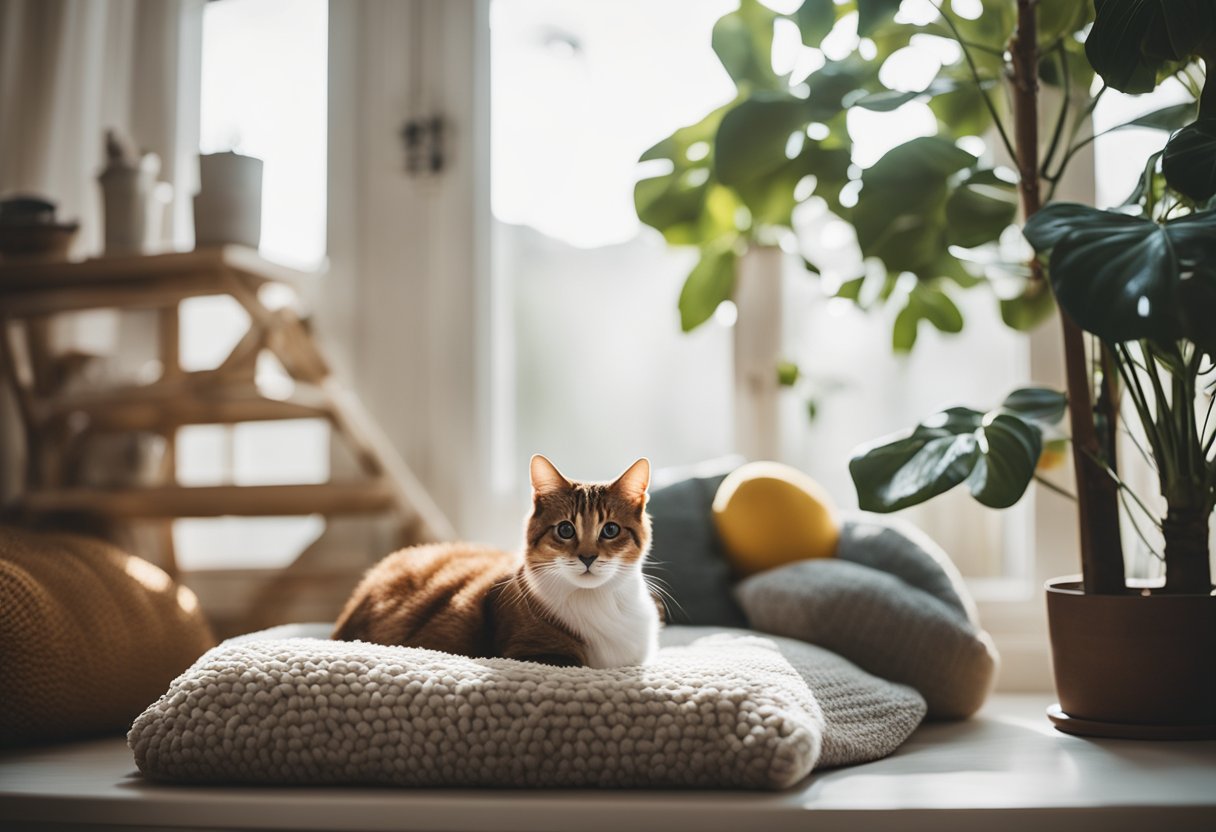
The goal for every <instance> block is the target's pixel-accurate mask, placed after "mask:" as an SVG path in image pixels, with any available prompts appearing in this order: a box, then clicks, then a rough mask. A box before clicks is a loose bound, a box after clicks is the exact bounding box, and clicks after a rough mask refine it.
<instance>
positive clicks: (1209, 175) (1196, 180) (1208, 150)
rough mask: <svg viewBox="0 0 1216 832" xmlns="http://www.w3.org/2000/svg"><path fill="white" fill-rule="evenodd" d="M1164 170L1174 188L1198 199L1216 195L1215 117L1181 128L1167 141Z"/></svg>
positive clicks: (1162, 158)
mask: <svg viewBox="0 0 1216 832" xmlns="http://www.w3.org/2000/svg"><path fill="white" fill-rule="evenodd" d="M1161 172H1162V173H1164V174H1165V181H1166V182H1167V183H1168V184H1169V186H1170V187H1171V188H1173V189H1174V190H1175V191H1178V193H1180V194H1184V195H1186V196H1188V197H1190V198H1191V199H1193V200H1194V201H1196V202H1204V201H1205V200H1208V199H1211V198H1212V196H1214V195H1216V117H1213V118H1201V119H1200V120H1199V121H1197V122H1195V123H1194V124H1191V125H1188V126H1186V127H1184V128H1182V129H1181V130H1179V131H1178V132H1177V133H1176V134H1175V135H1174V137H1173V138H1171V139H1170V140H1169V142H1168V143H1167V144H1166V145H1165V154H1164V155H1163V156H1162V157H1161Z"/></svg>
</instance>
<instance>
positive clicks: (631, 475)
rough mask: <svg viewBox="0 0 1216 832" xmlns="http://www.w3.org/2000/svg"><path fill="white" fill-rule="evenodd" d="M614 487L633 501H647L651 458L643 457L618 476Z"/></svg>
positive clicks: (613, 484)
mask: <svg viewBox="0 0 1216 832" xmlns="http://www.w3.org/2000/svg"><path fill="white" fill-rule="evenodd" d="M612 487H613V488H614V489H616V490H617V491H619V492H620V493H621V494H623V495H624V496H625V498H626V499H627V500H629V501H630V502H631V503H643V502H645V501H646V489H647V488H649V487H650V460H649V459H647V458H646V457H642V458H641V459H639V460H638V461H637V462H635V463H633V464H632V465H630V466H629V468H628V469H626V471H625V473H623V474H621V475H620V476H619V477H617V478H616V481H615V482H613V483H612Z"/></svg>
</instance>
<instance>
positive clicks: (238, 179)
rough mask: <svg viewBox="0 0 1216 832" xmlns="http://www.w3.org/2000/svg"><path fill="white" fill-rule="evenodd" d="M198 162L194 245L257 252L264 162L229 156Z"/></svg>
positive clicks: (217, 155) (218, 155)
mask: <svg viewBox="0 0 1216 832" xmlns="http://www.w3.org/2000/svg"><path fill="white" fill-rule="evenodd" d="M198 162H199V184H200V186H201V187H200V190H199V193H198V195H197V196H195V197H194V244H195V245H196V246H216V245H226V244H229V243H236V244H239V245H246V246H250V247H251V248H257V247H258V243H259V242H260V241H261V239H262V160H261V159H258V158H255V157H253V156H243V155H241V154H240V153H231V152H228V153H211V154H207V155H204V156H200V157H199V160H198Z"/></svg>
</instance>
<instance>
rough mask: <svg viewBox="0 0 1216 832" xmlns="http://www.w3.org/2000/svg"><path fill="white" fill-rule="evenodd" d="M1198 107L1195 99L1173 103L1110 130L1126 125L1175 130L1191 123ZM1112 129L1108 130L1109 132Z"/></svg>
mask: <svg viewBox="0 0 1216 832" xmlns="http://www.w3.org/2000/svg"><path fill="white" fill-rule="evenodd" d="M1196 109H1198V105H1197V104H1196V102H1194V101H1186V102H1183V103H1182V104H1171V105H1170V106H1168V107H1162V108H1161V109H1160V110H1153V111H1152V112H1151V113H1145V114H1144V115H1142V116H1137V117H1136V118H1134V119H1132V120H1131V121H1128V122H1124V123H1123V124H1120V125H1117V126H1115V127H1112V128H1110V130H1120V129H1122V128H1124V127H1152V128H1154V129H1156V130H1171V131H1173V130H1177V129H1178V128H1180V127H1182V126H1184V125H1187V124H1190V123H1191V121H1192V120H1193V119H1194V118H1195V111H1196ZM1110 130H1108V131H1106V132H1108V133H1109V132H1110Z"/></svg>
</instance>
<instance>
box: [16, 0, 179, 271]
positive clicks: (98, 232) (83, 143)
mask: <svg viewBox="0 0 1216 832" xmlns="http://www.w3.org/2000/svg"><path fill="white" fill-rule="evenodd" d="M202 7H203V0H0V194H11V193H17V192H21V193H35V194H39V195H43V196H46V197H49V198H50V199H52V200H54V201H55V202H57V203H58V204H59V214H60V217H61V218H63V219H78V220H79V221H80V224H81V230H80V234H79V236H78V237H77V240H76V246H75V253H76V254H85V255H87V254H95V253H98V252H99V251H100V250H101V241H102V231H103V229H102V224H101V196H100V192H99V189H98V185H97V179H96V177H97V174H98V173H99V172H100V170H101V168H102V166H103V164H104V158H105V151H104V135H105V131H106V130H107V129H110V128H115V129H118V130H119V131H121V132H122V133H124V134H125V135H126V136H127V137H128V138H129V139H130V140H131V141H132V142H133V144H134V145H135V146H136V147H139V148H141V149H143V150H150V151H154V152H155V153H157V154H159V155H160V157H161V163H162V174H161V178H162V179H163V180H164V181H167V182H169V183H170V184H172V185H173V186H174V199H173V205H172V209H171V211H170V215H169V216H168V217H167V218H166V220H167V222H166V224H165V230H164V236H165V241H166V242H172V243H177V244H179V245H180V244H186V245H188V244H189V243H190V241H191V240H192V230H191V215H190V203H191V197H192V195H193V193H194V191H195V190H197V187H196V181H197V176H198V174H197V161H196V159H197V156H196V153H197V148H198V116H199V107H198V87H199V73H200V66H201V63H200V56H201V48H202V47H201V36H202Z"/></svg>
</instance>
